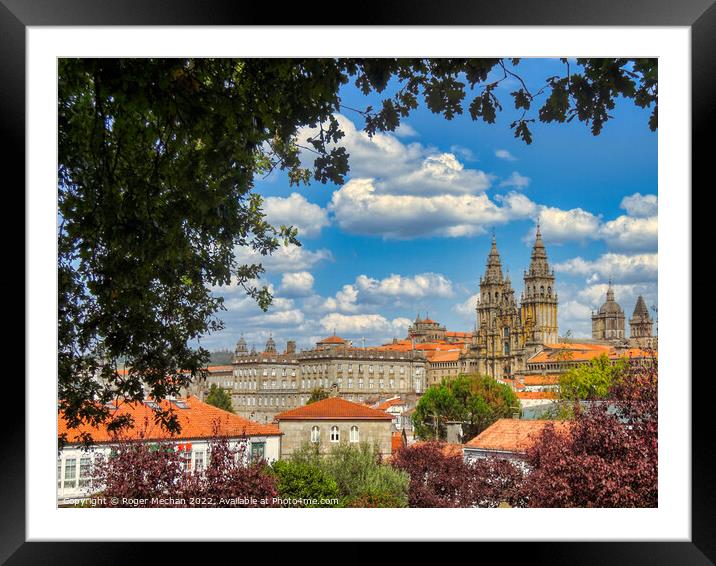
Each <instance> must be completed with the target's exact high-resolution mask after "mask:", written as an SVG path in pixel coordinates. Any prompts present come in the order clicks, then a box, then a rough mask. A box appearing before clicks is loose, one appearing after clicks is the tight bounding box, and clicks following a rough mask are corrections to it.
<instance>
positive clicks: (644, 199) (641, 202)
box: [621, 193, 659, 218]
mask: <svg viewBox="0 0 716 566" xmlns="http://www.w3.org/2000/svg"><path fill="white" fill-rule="evenodd" d="M621 208H623V209H624V210H626V211H627V214H628V215H629V216H635V217H637V218H647V217H650V216H656V215H657V211H658V208H659V203H658V199H657V197H656V195H642V194H641V193H634V194H633V195H630V196H626V197H624V198H623V199H622V202H621Z"/></svg>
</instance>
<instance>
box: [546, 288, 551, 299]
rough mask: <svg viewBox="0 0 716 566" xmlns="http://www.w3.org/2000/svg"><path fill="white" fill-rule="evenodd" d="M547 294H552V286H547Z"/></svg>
mask: <svg viewBox="0 0 716 566" xmlns="http://www.w3.org/2000/svg"><path fill="white" fill-rule="evenodd" d="M547 296H548V297H551V296H552V287H547Z"/></svg>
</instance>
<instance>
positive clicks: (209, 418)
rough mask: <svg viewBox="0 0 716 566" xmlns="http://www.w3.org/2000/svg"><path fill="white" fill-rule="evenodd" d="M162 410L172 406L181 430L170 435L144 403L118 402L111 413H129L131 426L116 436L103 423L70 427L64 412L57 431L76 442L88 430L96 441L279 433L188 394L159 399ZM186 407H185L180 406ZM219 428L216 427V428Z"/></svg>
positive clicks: (181, 438)
mask: <svg viewBox="0 0 716 566" xmlns="http://www.w3.org/2000/svg"><path fill="white" fill-rule="evenodd" d="M158 405H159V406H160V407H161V409H162V410H167V409H170V408H171V409H172V410H173V411H174V412H175V413H176V414H177V416H178V419H179V424H180V425H181V432H180V433H179V434H170V433H169V432H168V431H167V430H165V429H164V428H162V427H161V426H160V425H158V424H156V423H155V422H154V420H155V414H154V410H153V409H152V408H151V407H150V406H149V405H148V404H147V403H144V402H132V403H129V402H127V403H119V405H118V408H117V409H116V412H115V413H114V416H120V415H127V414H129V415H131V416H132V418H133V419H134V426H133V428H131V429H125V430H124V431H122V432H121V433H120V434H119V436H117V435H116V434H114V433H110V432H108V431H107V429H106V426H100V427H94V426H90V425H81V426H80V427H79V428H73V429H70V428H69V427H68V424H67V421H66V420H65V418H64V415H63V414H62V413H61V412H60V413H58V415H57V432H58V434H63V433H66V434H67V442H68V443H70V444H72V443H76V442H79V441H80V439H81V435H82V434H85V433H88V434H90V435H91V436H92V439H93V440H94V441H95V442H116V441H118V440H185V439H197V438H213V437H214V436H215V435H216V432H218V434H219V435H222V436H229V437H245V436H275V435H279V434H282V433H281V431H280V430H279V428H278V427H277V426H276V425H270V424H260V423H257V422H254V421H250V420H248V419H245V418H243V417H240V416H238V415H235V414H233V413H229V412H227V411H224V410H222V409H219V408H218V407H214V406H213V405H209V404H207V403H203V402H202V401H200V400H199V399H198V398H196V397H193V396H190V397H188V398H186V399H178V400H177V401H176V402H172V401H166V400H165V401H161V402H160V403H158ZM182 407H185V408H182ZM217 427H218V428H217Z"/></svg>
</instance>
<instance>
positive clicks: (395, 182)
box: [376, 153, 491, 195]
mask: <svg viewBox="0 0 716 566" xmlns="http://www.w3.org/2000/svg"><path fill="white" fill-rule="evenodd" d="M490 183H491V176H490V175H488V174H487V173H485V172H484V171H478V170H477V169H465V166H464V165H463V164H462V163H460V161H458V159H457V158H456V157H455V155H454V154H452V153H440V154H436V155H429V156H428V157H426V158H425V159H424V160H423V161H422V162H421V163H420V164H419V166H417V167H416V168H415V169H413V170H412V171H410V172H408V173H405V174H402V175H397V176H395V177H389V178H386V179H383V180H380V181H378V182H377V183H376V187H377V188H378V189H380V190H381V191H382V192H385V193H387V194H415V195H442V194H473V193H478V192H481V191H484V190H486V189H488V188H489V187H490Z"/></svg>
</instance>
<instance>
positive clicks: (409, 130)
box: [393, 121, 418, 138]
mask: <svg viewBox="0 0 716 566" xmlns="http://www.w3.org/2000/svg"><path fill="white" fill-rule="evenodd" d="M393 133H394V134H395V135H396V136H398V137H399V138H414V137H417V136H418V132H416V131H415V128H413V127H412V126H411V125H410V124H408V123H407V122H405V121H403V122H401V123H400V125H399V126H398V127H397V128H395V131H394V132H393Z"/></svg>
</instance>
